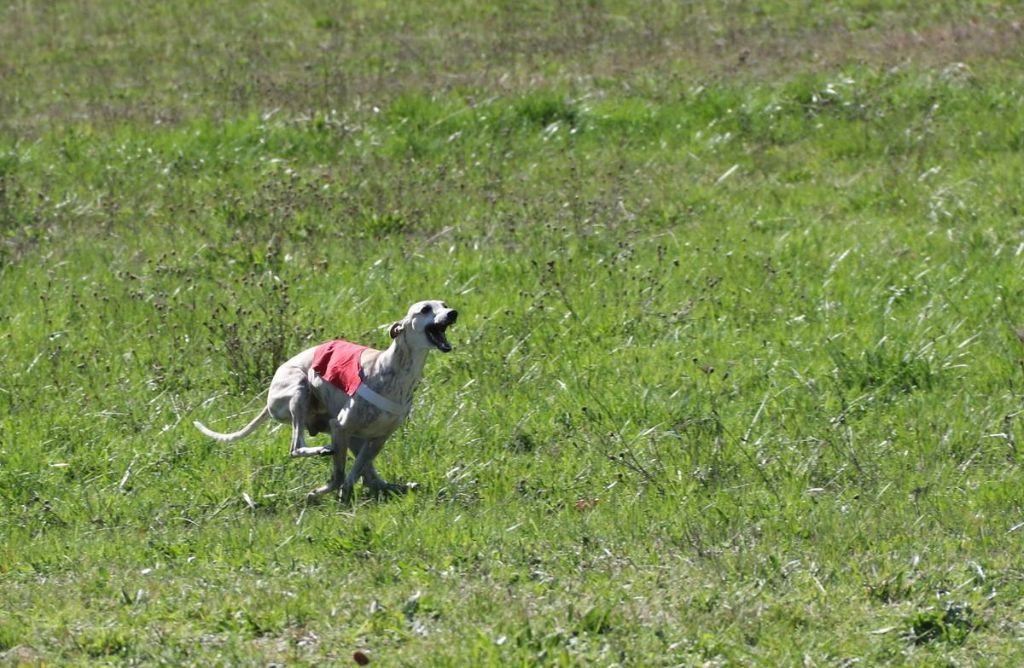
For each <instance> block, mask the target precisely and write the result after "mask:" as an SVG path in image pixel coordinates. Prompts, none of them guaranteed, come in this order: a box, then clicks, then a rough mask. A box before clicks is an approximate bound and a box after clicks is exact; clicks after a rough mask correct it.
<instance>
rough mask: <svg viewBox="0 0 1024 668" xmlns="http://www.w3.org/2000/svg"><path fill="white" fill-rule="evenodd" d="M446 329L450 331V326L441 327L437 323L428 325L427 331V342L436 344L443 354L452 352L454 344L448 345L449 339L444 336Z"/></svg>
mask: <svg viewBox="0 0 1024 668" xmlns="http://www.w3.org/2000/svg"><path fill="white" fill-rule="evenodd" d="M446 329H448V325H439V324H437V323H435V324H432V325H427V329H426V330H425V331H426V334H427V340H428V341H430V342H431V343H432V344H434V346H436V347H437V349H438V350H440V351H441V352H443V353H450V352H451V351H452V344H450V343H448V337H446V336H445V334H444V331H445V330H446Z"/></svg>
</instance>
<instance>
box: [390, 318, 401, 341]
mask: <svg viewBox="0 0 1024 668" xmlns="http://www.w3.org/2000/svg"><path fill="white" fill-rule="evenodd" d="M402 327H403V326H402V322H401V321H398V322H396V323H395V324H393V325H391V329H389V330H388V334H390V335H391V338H393V339H397V338H398V335H399V334H401V333H402Z"/></svg>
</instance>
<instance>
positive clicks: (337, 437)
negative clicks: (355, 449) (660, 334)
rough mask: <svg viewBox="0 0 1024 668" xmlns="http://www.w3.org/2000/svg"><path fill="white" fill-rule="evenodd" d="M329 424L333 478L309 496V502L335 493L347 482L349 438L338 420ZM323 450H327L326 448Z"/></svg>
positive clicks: (333, 420)
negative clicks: (323, 495) (346, 464)
mask: <svg viewBox="0 0 1024 668" xmlns="http://www.w3.org/2000/svg"><path fill="white" fill-rule="evenodd" d="M329 424H330V427H331V456H332V457H331V459H332V462H331V478H330V480H328V481H327V484H326V485H324V486H322V487H317V488H316V489H314V490H313V491H312V492H310V493H309V494H307V495H306V500H307V501H313V500H315V499H316V498H317V497H319V496H320V495H322V494H326V493H328V492H333V491H334V490H336V489H338V488H340V487H341V486H342V484H343V482H344V480H345V458H346V457H348V448H349V440H348V436H347V435H346V434H345V432H344V430H342V428H341V423H340V422H338V421H337V420H335V419H332V420H331V421H330V423H329ZM311 449H312V448H311ZM322 449H324V450H326V448H322Z"/></svg>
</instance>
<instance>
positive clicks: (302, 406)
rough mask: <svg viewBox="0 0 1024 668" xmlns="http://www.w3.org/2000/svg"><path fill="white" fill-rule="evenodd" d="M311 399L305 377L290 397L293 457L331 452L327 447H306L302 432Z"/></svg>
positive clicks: (289, 409)
mask: <svg viewBox="0 0 1024 668" xmlns="http://www.w3.org/2000/svg"><path fill="white" fill-rule="evenodd" d="M309 400H310V391H309V382H308V381H307V380H306V379H305V378H303V379H302V380H301V381H300V382H298V383H296V386H295V388H294V390H293V392H292V395H291V397H290V398H289V399H288V412H289V413H290V414H291V418H292V449H291V456H292V457H313V456H316V455H325V454H329V453H330V452H331V451H330V450H329V449H327V448H322V447H318V448H307V447H306V440H305V438H304V437H303V435H302V432H303V430H304V429H305V428H306V413H307V412H308V411H309Z"/></svg>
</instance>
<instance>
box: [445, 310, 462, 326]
mask: <svg viewBox="0 0 1024 668" xmlns="http://www.w3.org/2000/svg"><path fill="white" fill-rule="evenodd" d="M458 319H459V312H458V311H456V310H455V309H452V310H451V311H448V324H452V323H453V322H455V321H456V320H458Z"/></svg>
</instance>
